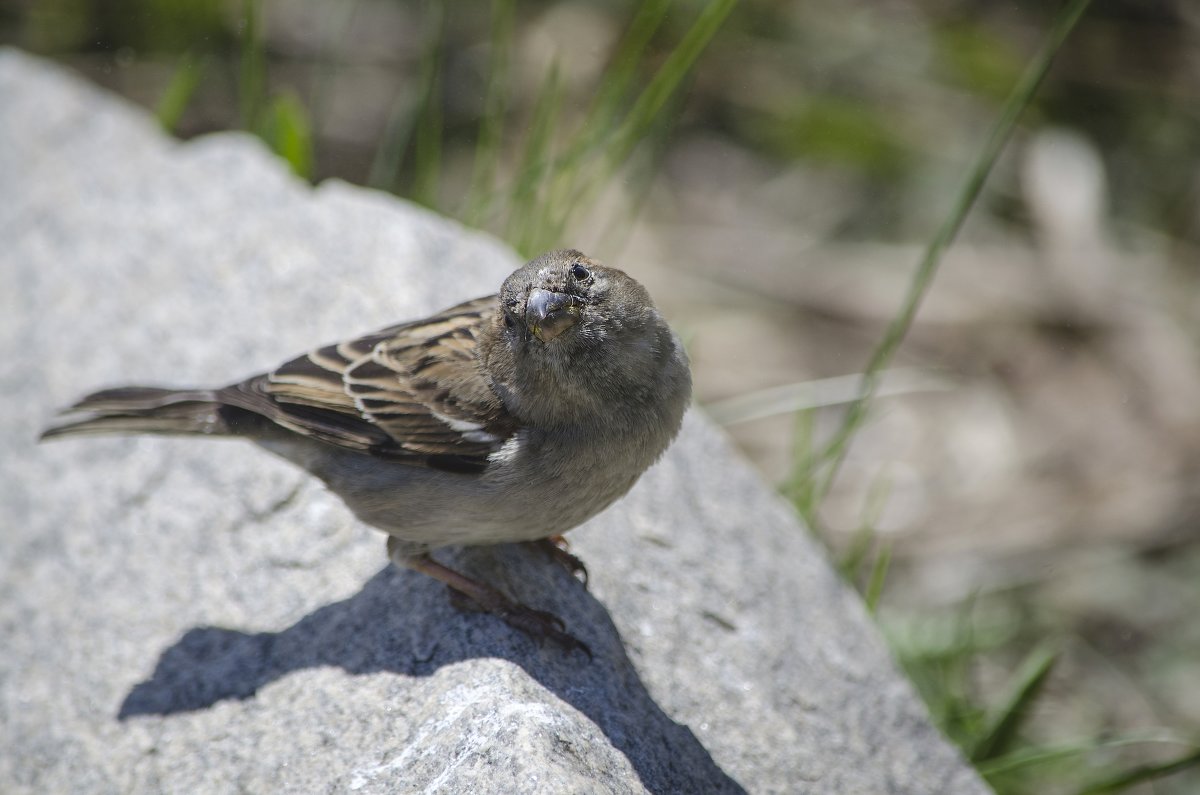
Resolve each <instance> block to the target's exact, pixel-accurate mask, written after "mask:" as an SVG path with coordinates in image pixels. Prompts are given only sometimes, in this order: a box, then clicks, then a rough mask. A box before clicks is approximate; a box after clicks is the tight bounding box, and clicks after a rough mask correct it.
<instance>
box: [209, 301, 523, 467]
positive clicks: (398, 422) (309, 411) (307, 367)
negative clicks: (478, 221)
mask: <svg viewBox="0 0 1200 795" xmlns="http://www.w3.org/2000/svg"><path fill="white" fill-rule="evenodd" d="M495 310H496V297H495V296H488V297H486V298H478V299H476V300H474V301H467V302H466V303H463V304H459V305H458V306H454V307H451V308H450V309H447V310H445V311H444V312H440V313H438V314H436V315H433V316H432V317H429V318H426V319H424V320H420V321H416V322H412V323H404V324H401V325H397V326H391V327H389V328H386V329H382V330H381V331H378V332H375V333H374V334H368V335H366V336H364V337H359V338H358V339H354V340H350V341H348V342H343V343H340V344H337V345H328V346H326V347H323V348H318V349H316V350H314V351H310V352H309V353H307V354H305V355H303V356H300V357H298V358H296V359H293V360H291V361H289V362H286V363H284V364H282V365H280V366H279V367H277V368H276V369H275V370H273V371H272V372H270V373H265V374H263V375H260V376H255V377H254V378H251V379H248V380H247V381H244V382H242V383H240V384H237V385H235V386H233V387H230V388H229V390H234V391H235V392H236V394H231V395H226V396H225V397H227V398H230V400H229V402H230V403H232V404H234V405H238V406H241V407H242V408H247V409H250V410H251V411H254V412H256V413H259V414H262V415H264V416H266V417H267V418H269V419H271V420H272V421H274V422H276V423H277V424H279V425H282V426H283V427H285V428H288V429H289V430H292V431H295V432H296V433H300V434H303V435H306V436H312V437H314V438H318V439H321V440H322V441H325V442H329V443H332V444H335V445H338V446H340V447H346V448H349V449H353V450H358V451H361V452H365V453H370V454H372V455H377V456H380V457H384V458H391V459H399V460H405V461H409V462H411V463H419V464H428V465H432V466H438V467H442V468H448V469H456V470H461V471H464V472H467V471H478V470H480V469H482V467H483V466H484V465H485V464H486V460H487V456H488V455H489V454H490V453H492V452H494V451H495V450H496V449H498V448H499V446H500V445H501V444H502V443H503V442H504V440H505V439H506V438H508V436H510V435H511V434H512V432H513V431H514V430H515V422H514V421H513V419H512V417H511V416H510V415H509V414H508V412H507V411H506V410H505V408H504V404H503V403H502V402H501V401H500V399H499V397H497V395H496V393H495V392H494V391H493V390H492V388H491V386H490V385H489V383H488V380H487V377H486V376H485V375H484V373H483V371H482V369H481V368H480V367H479V366H478V364H477V361H476V346H477V345H478V342H479V336H480V334H481V333H483V330H484V328H486V325H487V322H488V318H489V317H490V316H491V313H492V312H494V311H495ZM227 391H228V390H227Z"/></svg>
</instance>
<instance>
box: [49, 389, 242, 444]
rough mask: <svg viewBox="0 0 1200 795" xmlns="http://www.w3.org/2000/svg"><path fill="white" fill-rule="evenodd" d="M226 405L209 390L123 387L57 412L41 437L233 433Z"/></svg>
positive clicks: (104, 391)
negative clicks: (55, 420)
mask: <svg viewBox="0 0 1200 795" xmlns="http://www.w3.org/2000/svg"><path fill="white" fill-rule="evenodd" d="M225 409H227V407H226V406H224V405H223V404H222V402H221V401H220V400H219V398H218V396H217V393H216V391H214V390H211V389H159V388H156V387H147V386H125V387H118V388H116V389H105V390H103V391H101V392H94V393H92V394H90V395H88V396H87V397H85V398H83V399H82V400H80V401H79V402H78V403H76V404H75V405H73V406H71V407H69V408H67V409H65V410H64V411H62V412H61V413H60V415H59V416H60V417H61V419H62V422H61V424H59V425H53V426H51V427H49V428H47V429H46V430H44V431H42V435H41V438H42V439H52V438H54V437H57V436H69V435H73V434H85V433H164V434H207V435H214V436H224V435H228V434H231V433H233V430H232V429H231V428H230V425H229V419H230V417H229V414H228V411H226V410H225Z"/></svg>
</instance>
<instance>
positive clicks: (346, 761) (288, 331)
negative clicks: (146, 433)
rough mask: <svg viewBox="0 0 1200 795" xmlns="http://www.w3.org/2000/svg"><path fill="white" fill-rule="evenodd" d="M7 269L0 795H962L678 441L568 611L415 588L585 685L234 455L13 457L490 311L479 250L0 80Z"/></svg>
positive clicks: (393, 212) (699, 422)
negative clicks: (236, 384)
mask: <svg viewBox="0 0 1200 795" xmlns="http://www.w3.org/2000/svg"><path fill="white" fill-rule="evenodd" d="M0 239H3V240H4V245H3V247H2V248H0V273H2V274H3V289H2V290H0V390H2V391H3V394H4V411H3V412H0V508H2V512H3V520H2V521H3V526H2V530H0V532H2V537H0V548H2V549H3V554H2V555H0V748H3V749H4V751H3V753H0V790H3V791H4V792H66V791H71V792H158V791H165V792H210V791H211V792H228V791H251V792H269V791H303V792H315V791H330V790H333V791H359V792H367V793H372V792H413V791H426V792H446V793H455V792H505V793H508V792H644V791H649V792H662V793H666V792H706V793H708V792H739V791H743V790H746V791H751V792H813V793H882V792H889V793H890V792H895V793H900V792H911V793H932V792H952V793H973V792H985V791H986V788H985V787H984V785H983V784H981V783H980V781H979V780H978V778H977V777H976V776H975V774H974V773H973V771H971V769H970V768H969V767H967V766H966V765H965V764H964V763H963V762H962V761H961V759H960V758H959V756H958V754H957V753H956V752H955V750H954V749H952V748H951V747H950V746H949V745H948V744H947V743H946V742H945V741H944V740H943V739H942V738H941V737H940V736H939V735H938V733H937V732H936V731H935V730H934V729H933V728H932V727H931V725H930V723H929V721H928V718H927V716H926V714H925V712H924V709H923V707H922V706H921V705H920V703H919V702H918V700H917V699H916V698H915V696H914V695H913V692H912V690H911V688H910V686H909V685H908V683H907V682H906V681H905V680H904V679H903V678H902V677H901V676H900V675H899V674H898V673H897V672H896V671H895V669H894V667H893V665H892V663H891V661H890V659H889V657H888V654H887V651H886V649H885V647H884V645H883V643H882V642H881V640H880V638H879V637H878V635H877V633H876V632H875V630H874V628H873V627H872V625H871V623H870V621H869V619H868V617H867V616H866V614H865V612H864V611H863V609H862V607H861V605H860V604H859V602H858V600H857V598H856V597H855V596H854V594H853V593H851V592H849V591H848V590H847V589H846V588H845V587H844V586H843V585H842V584H841V583H840V581H839V580H838V578H837V577H836V576H835V575H834V574H833V572H832V571H831V570H830V567H829V566H828V564H827V562H826V561H825V559H824V558H823V556H822V554H821V552H820V550H819V548H817V547H816V546H815V545H814V544H813V542H812V541H811V540H810V539H809V537H808V536H807V535H806V534H805V532H804V530H803V529H802V528H801V527H800V525H799V524H798V523H797V521H796V519H795V517H794V516H793V515H792V514H791V513H790V511H789V510H788V509H787V507H786V506H784V505H783V504H782V503H781V502H780V500H778V499H777V498H776V497H775V496H774V494H773V493H772V491H771V490H770V489H769V488H768V487H767V486H765V485H764V484H763V483H762V482H761V481H760V479H759V478H758V477H757V476H756V475H755V474H754V473H753V472H752V471H750V470H749V468H748V467H747V466H746V465H745V464H744V463H743V462H742V461H741V460H740V459H739V458H738V456H737V455H736V454H735V453H734V451H733V450H732V449H731V448H730V446H729V445H728V443H727V442H726V441H725V440H724V439H723V438H722V437H721V435H720V434H719V433H718V432H717V431H715V430H714V429H713V428H712V427H711V425H710V424H709V423H708V422H707V421H706V420H705V419H704V418H702V417H699V416H696V415H695V414H692V415H690V416H689V419H688V420H687V422H686V423H685V427H684V431H683V433H682V435H681V437H680V439H679V441H678V442H677V444H676V445H675V446H674V447H673V448H672V450H671V451H670V453H669V454H668V455H667V456H666V458H665V459H664V460H663V461H662V462H661V463H660V464H659V465H658V466H656V467H655V468H654V469H653V470H652V471H651V472H649V473H648V474H647V475H646V476H645V477H644V478H643V479H642V481H641V482H640V483H639V484H638V486H637V487H636V488H635V489H634V490H633V492H632V493H631V494H630V495H629V496H628V497H627V498H626V499H625V500H623V501H621V502H620V503H619V504H618V505H617V506H615V507H614V508H612V509H610V510H609V511H607V512H606V513H604V514H603V515H601V516H600V517H597V518H596V519H594V520H593V521H591V522H589V523H587V524H586V525H584V526H582V527H580V528H579V529H578V530H576V531H575V532H574V533H572V535H571V540H572V543H573V545H574V546H573V550H574V551H575V552H576V553H578V554H579V555H580V556H581V557H583V558H584V559H585V560H586V561H587V562H588V564H589V567H590V570H591V573H592V582H591V589H590V591H586V590H584V588H583V587H582V586H581V585H580V584H579V583H578V582H576V581H574V580H573V579H572V578H571V577H570V576H568V575H567V574H566V572H565V571H563V570H562V569H560V568H559V567H557V566H554V565H550V564H549V563H548V562H547V560H546V559H544V558H543V557H541V555H540V554H539V553H537V552H535V551H532V550H530V549H528V548H525V547H508V546H504V547H497V548H494V549H476V550H466V551H457V552H452V553H447V554H444V555H443V559H444V560H446V561H447V562H449V563H451V564H452V565H457V566H460V567H463V568H464V569H466V570H468V571H470V572H473V573H475V574H477V575H479V576H482V577H485V578H488V579H489V580H490V581H491V582H493V583H495V584H497V585H499V586H500V587H501V588H503V589H505V590H507V591H509V592H510V593H512V594H513V595H515V596H516V597H518V598H519V599H521V600H522V601H524V602H526V603H528V604H531V605H534V606H541V607H544V608H547V609H552V610H553V611H554V612H556V613H558V614H559V615H560V616H562V617H563V618H564V619H565V620H566V622H567V624H568V626H569V627H570V629H571V631H572V632H574V633H575V634H577V635H578V636H579V637H581V638H582V639H583V640H585V641H586V642H587V643H588V644H590V646H591V648H592V649H593V651H594V652H595V659H594V660H593V661H592V662H591V663H590V664H589V663H587V662H586V661H585V660H584V659H582V657H581V656H580V655H578V654H573V655H570V654H564V653H563V652H561V651H560V650H559V649H557V648H555V647H553V646H547V647H544V648H539V647H538V646H537V645H535V644H534V643H532V642H531V641H530V640H528V639H527V638H525V637H523V636H521V635H519V634H516V633H515V632H514V631H513V630H511V629H509V628H508V627H506V626H505V625H504V624H502V623H501V622H499V621H497V620H495V619H493V618H491V617H489V616H484V615H475V614H464V613H460V612H458V611H456V610H455V609H453V608H452V607H451V606H450V604H449V603H448V601H447V599H446V598H445V593H444V591H443V589H442V588H441V587H440V586H439V585H437V584H436V583H434V582H433V581H431V580H428V579H426V578H423V577H421V576H419V575H415V574H412V573H407V572H398V571H395V570H393V569H391V568H390V567H389V566H387V565H386V560H385V557H384V551H383V540H382V536H381V535H380V534H379V533H377V532H376V531H373V530H371V529H369V528H366V527H364V526H362V525H359V524H357V523H356V522H354V521H353V520H352V519H351V518H350V516H349V515H348V513H347V512H346V511H345V510H344V509H343V508H342V507H341V505H340V503H338V501H337V500H336V498H334V497H332V496H331V495H329V494H328V493H326V492H324V491H323V490H322V489H321V488H320V486H319V485H318V484H316V483H315V482H314V481H312V480H311V479H309V478H308V477H307V476H305V475H304V474H303V473H300V472H297V471H295V470H293V469H291V468H290V467H289V466H288V465H286V464H284V463H282V462H279V461H276V460H274V459H273V458H271V457H270V456H267V455H265V454H263V453H262V452H261V451H259V450H257V449H255V448H253V447H252V446H251V445H247V444H244V443H239V442H224V441H222V442H212V443H209V442H205V441H201V440H175V439H153V438H116V437H113V438H96V439H83V440H69V441H63V442H60V443H55V444H47V445H42V446H38V445H36V444H35V442H34V440H35V437H36V435H37V432H38V430H39V429H40V428H41V427H42V426H43V425H44V424H45V423H46V422H47V421H48V419H49V418H50V416H51V414H52V411H53V409H54V408H55V407H58V406H61V405H63V404H65V403H67V402H69V401H70V400H73V399H74V398H76V397H78V396H80V395H81V394H82V393H84V392H86V391H89V390H92V389H95V388H100V387H103V386H106V385H115V384H117V383H151V384H154V383H166V384H197V385H199V384H213V383H224V382H226V381H229V380H232V379H233V378H237V377H241V376H244V375H248V374H250V373H253V372H256V371H258V370H260V369H263V368H265V367H268V366H271V365H273V364H275V363H277V362H279V361H281V360H283V358H284V357H287V356H289V355H292V354H294V353H296V352H298V351H302V350H305V349H307V348H308V347H310V346H311V345H313V344H314V343H317V342H322V341H329V340H335V339H338V338H340V337H342V336H345V335H348V334H352V333H356V332H361V331H365V330H369V329H371V328H373V327H379V326H383V325H386V324H388V323H391V322H394V321H396V320H400V319H404V318H407V317H412V316H416V315H418V314H419V313H424V312H427V311H430V310H434V309H438V308H440V307H442V306H446V305H449V304H450V303H452V302H455V301H458V300H460V299H464V298H468V297H472V296H475V295H479V294H483V293H487V292H490V291H493V290H495V289H496V288H497V286H498V285H499V283H500V281H501V280H502V278H503V277H504V276H505V275H506V274H507V273H508V272H509V271H510V270H511V269H512V268H513V267H515V266H516V265H517V264H518V263H517V261H516V258H515V257H514V255H513V253H512V252H511V251H509V250H508V249H506V248H505V247H504V246H502V245H501V244H499V243H498V242H496V241H495V240H493V239H491V238H488V237H486V236H483V235H479V234H475V233H472V232H470V231H468V230H465V229H463V228H461V227H460V226H458V225H456V224H454V223H452V222H450V221H447V220H445V219H443V218H440V217H438V216H435V215H433V214H431V213H429V212H427V211H424V210H421V209H418V208H415V207H413V206H411V205H409V204H406V203H404V202H402V201H399V200H396V199H394V198H391V197H389V196H386V195H383V194H379V193H374V192H371V191H367V190H362V189H359V188H355V187H351V186H348V185H344V184H339V183H326V184H323V185H321V186H319V187H318V188H316V189H315V190H314V189H310V188H309V187H308V186H306V185H304V184H302V183H300V182H298V181H297V180H295V179H293V178H292V177H291V176H289V175H288V174H287V172H286V170H285V169H284V167H283V166H282V165H281V164H280V163H279V162H277V161H276V160H275V159H274V158H273V157H272V156H271V155H270V154H269V153H267V152H266V151H264V149H263V148H262V147H261V146H260V145H259V144H258V143H257V142H255V141H254V140H252V139H250V138H248V137H245V136H242V135H235V134H222V135H217V136H212V137H208V138H203V139H199V140H196V141H194V142H191V143H187V144H180V143H178V142H175V141H172V140H170V139H169V138H167V137H166V136H164V135H162V134H161V132H160V131H159V130H158V129H157V128H156V126H155V124H154V122H153V120H152V119H150V118H149V117H148V116H147V115H146V114H145V113H144V112H142V111H140V110H137V109H135V108H131V107H129V106H127V105H125V104H124V103H122V102H121V101H119V100H117V99H114V98H113V97H111V96H108V95H105V94H103V93H102V92H100V91H98V90H95V89H93V88H91V87H89V86H87V85H85V84H83V83H81V82H80V81H79V80H77V79H75V78H73V77H71V76H69V75H66V74H64V73H62V72H60V71H59V70H58V69H57V68H56V67H53V66H50V65H48V64H45V63H43V62H40V61H37V60H35V59H33V58H31V57H29V56H26V55H23V54H21V53H19V52H16V51H13V50H0ZM619 264H620V265H622V266H624V267H626V268H628V269H629V270H630V271H631V272H632V273H633V274H634V275H635V276H636V275H637V263H632V262H631V263H619Z"/></svg>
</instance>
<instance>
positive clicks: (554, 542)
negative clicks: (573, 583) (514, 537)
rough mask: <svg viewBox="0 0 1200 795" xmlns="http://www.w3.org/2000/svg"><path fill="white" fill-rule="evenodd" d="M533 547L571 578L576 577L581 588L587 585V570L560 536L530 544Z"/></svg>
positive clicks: (549, 537) (565, 540)
mask: <svg viewBox="0 0 1200 795" xmlns="http://www.w3.org/2000/svg"><path fill="white" fill-rule="evenodd" d="M530 543H531V544H533V546H535V547H537V548H538V549H540V550H542V551H543V552H545V553H546V554H547V555H549V556H550V559H551V560H553V561H554V562H555V563H557V564H558V565H560V566H562V567H563V568H564V569H566V570H567V571H568V572H569V573H570V574H571V576H572V577H578V578H579V580H580V582H582V583H583V587H584V588H586V587H587V584H588V570H587V566H585V565H584V563H583V561H582V560H580V559H579V557H578V556H577V555H575V554H573V553H571V552H570V544H568V543H567V539H565V538H563V537H562V536H548V537H547V538H541V539H538V540H537V541H532V542H530Z"/></svg>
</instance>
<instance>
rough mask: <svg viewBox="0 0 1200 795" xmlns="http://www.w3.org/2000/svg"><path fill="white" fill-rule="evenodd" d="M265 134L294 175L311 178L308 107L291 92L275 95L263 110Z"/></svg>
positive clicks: (311, 162) (311, 147)
mask: <svg viewBox="0 0 1200 795" xmlns="http://www.w3.org/2000/svg"><path fill="white" fill-rule="evenodd" d="M265 127H266V129H265V131H264V132H265V137H266V139H267V142H268V143H269V144H270V145H271V148H272V149H273V150H275V153H276V154H278V155H279V156H280V157H282V158H283V159H284V160H286V161H287V163H288V165H289V166H291V169H292V171H293V172H294V173H295V174H296V176H298V177H301V178H302V179H311V178H312V169H313V136H312V127H311V125H310V124H309V121H308V111H307V110H306V109H305V107H304V103H303V102H301V101H300V98H299V97H298V96H296V94H295V92H292V91H287V92H284V93H283V94H281V95H280V96H278V97H276V98H275V100H274V101H273V102H272V103H271V106H270V108H269V109H268V111H267V116H266V124H265Z"/></svg>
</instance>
